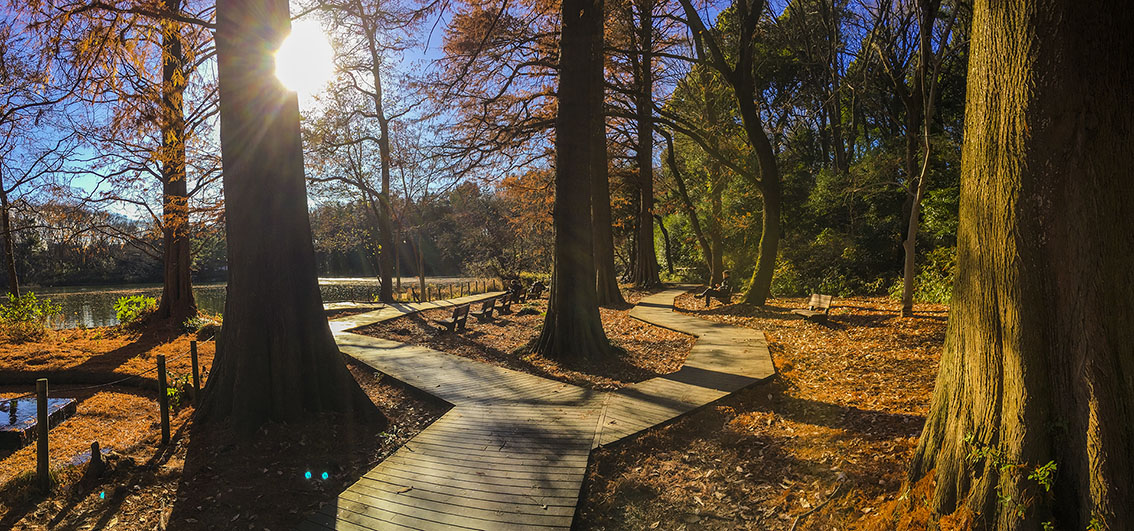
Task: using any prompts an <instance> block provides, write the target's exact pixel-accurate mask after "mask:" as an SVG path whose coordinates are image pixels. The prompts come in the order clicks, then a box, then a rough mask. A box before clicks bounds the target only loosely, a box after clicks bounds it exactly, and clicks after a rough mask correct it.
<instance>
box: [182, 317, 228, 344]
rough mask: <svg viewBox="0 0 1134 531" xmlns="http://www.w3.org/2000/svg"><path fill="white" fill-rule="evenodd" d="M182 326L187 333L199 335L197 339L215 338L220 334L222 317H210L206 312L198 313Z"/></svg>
mask: <svg viewBox="0 0 1134 531" xmlns="http://www.w3.org/2000/svg"><path fill="white" fill-rule="evenodd" d="M181 326H182V327H183V328H184V329H185V331H186V332H189V333H193V332H196V333H197V338H202V337H206V338H209V337H214V336H216V334H217V333H219V332H220V327H221V315H220V314H216V315H210V314H208V313H206V312H198V313H197V315H195V316H193V317H190V318H188V319H186V320H185V322H184V323H181Z"/></svg>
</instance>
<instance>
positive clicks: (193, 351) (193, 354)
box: [189, 341, 201, 407]
mask: <svg viewBox="0 0 1134 531" xmlns="http://www.w3.org/2000/svg"><path fill="white" fill-rule="evenodd" d="M189 358H190V359H191V360H192V362H193V404H197V403H199V400H200V398H201V371H200V369H198V368H197V367H198V365H197V342H196V341H190V342H189ZM194 407H196V406H194Z"/></svg>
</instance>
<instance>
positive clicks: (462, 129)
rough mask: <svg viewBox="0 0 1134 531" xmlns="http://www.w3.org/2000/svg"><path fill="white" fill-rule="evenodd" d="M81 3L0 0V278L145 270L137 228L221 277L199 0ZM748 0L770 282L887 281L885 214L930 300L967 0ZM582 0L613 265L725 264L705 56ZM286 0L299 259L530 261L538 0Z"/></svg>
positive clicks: (547, 204) (736, 135)
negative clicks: (293, 16) (300, 222)
mask: <svg viewBox="0 0 1134 531" xmlns="http://www.w3.org/2000/svg"><path fill="white" fill-rule="evenodd" d="M84 4H86V3H84V2H70V3H69V2H56V3H55V5H51V6H47V5H41V4H40V3H38V2H13V3H11V4H9V5H8V6H7V7H6V9H5V16H4V20H3V27H2V28H0V57H2V62H0V66H2V67H0V81H2V83H3V85H2V88H0V108H2V109H3V113H2V115H0V192H2V193H0V200H2V209H3V212H2V214H3V221H4V226H3V231H2V233H3V235H4V243H5V245H4V248H5V253H4V256H5V261H6V263H7V264H8V265H9V267H6V268H2V269H0V278H4V279H5V282H6V283H7V284H9V285H10V284H11V283H10V282H9V279H10V278H11V277H12V276H13V275H14V276H15V277H16V278H18V279H19V280H20V281H21V282H22V283H23V284H25V285H32V286H36V285H39V286H52V285H72V284H99V283H123V282H161V281H162V279H163V263H164V262H165V261H168V260H169V257H167V256H166V248H167V247H168V246H167V245H164V244H163V239H166V238H173V237H177V236H181V237H184V238H186V239H187V240H188V241H189V247H190V251H189V255H190V258H189V260H190V268H191V271H192V275H193V279H194V280H195V281H202V280H221V279H223V278H224V276H225V245H224V237H223V234H224V222H225V217H224V211H223V204H222V201H221V190H220V186H221V180H220V177H221V168H220V163H219V147H218V145H219V139H218V138H217V133H216V129H217V94H216V86H215V80H216V74H215V72H216V66H215V57H214V54H213V45H212V35H211V32H210V28H211V23H212V7H211V6H210V5H208V3H207V2H195V1H194V0H183V1H182V0H161V1H141V0H139V1H133V2H129V1H122V2H106V3H105V6H104V7H105V8H104V9H85V8H84ZM197 4H199V5H197ZM107 6H108V7H107ZM696 7H697V9H700V10H701V13H702V17H703V18H705V19H706V20H711V21H712V27H711V30H712V31H714V32H716V33H718V34H719V35H720V36H721V40H720V42H722V43H724V45H725V47H726V49H725V54H726V55H728V54H730V53H734V52H733V51H730V50H735V49H739V47H740V44H738V43H735V42H730V41H729V38H730V37H731V36H732V35H735V34H736V32H733V31H731V28H734V27H735V26H736V25H737V24H739V23H740V21H739V18H740V17H738V15H737V13H736V9H735V6H733V5H730V4H728V3H718V4H713V3H709V4H696ZM769 8H770V9H768V10H767V11H764V12H763V14H762V16H761V17H760V18H759V22H758V24H757V26H756V30H755V34H754V35H753V36H752V37H753V41H754V42H753V43H752V44H753V50H754V53H753V58H752V63H751V64H752V74H753V75H752V78H753V79H754V81H755V84H756V86H755V87H754V90H753V94H754V95H755V100H756V101H755V103H756V108H757V109H758V112H759V118H760V121H761V122H762V124H763V125H764V130H765V132H766V133H767V137H768V139H769V143H770V145H771V148H772V151H773V154H774V157H775V161H776V165H777V166H778V171H779V175H780V181H781V190H782V196H781V198H780V203H781V204H782V207H781V208H780V209H779V210H780V212H779V214H780V215H779V219H780V234H781V238H780V241H779V249H778V253H777V258H776V262H775V274H774V277H773V280H772V284H771V294H772V295H773V296H791V295H802V294H806V293H808V292H823V293H832V294H835V295H851V294H878V293H886V292H889V293H892V294H895V295H898V294H900V292H901V288H902V286H901V279H902V268H903V264H904V263H905V261H906V254H905V253H906V249H905V248H904V247H903V242H905V241H906V240H907V239H909V236H910V233H911V231H912V232H913V234H914V238H913V239H914V241H916V247H915V256H916V259H917V260H916V263H917V266H916V269H915V271H916V283H915V286H916V291H915V298H916V299H918V300H922V301H931V302H947V300H948V296H949V291H950V286H951V282H952V272H953V256H954V251H955V245H956V243H955V242H956V227H957V218H958V212H957V210H958V190H959V167H960V147H961V138H962V133H963V131H962V119H963V118H962V117H963V108H964V97H965V92H964V87H965V65H966V63H967V57H966V53H967V39H968V36H967V31H968V30H967V28H968V23H967V18H968V17H969V14H968V10H969V8H968V6H966V5H965V4H956V3H953V2H935V1H928V2H927V1H916V2H915V1H905V0H861V1H860V0H793V1H790V2H786V3H785V2H773V3H772V4H771V5H770V6H769ZM606 11H607V15H606V18H607V20H606V49H605V63H606V67H605V78H606V85H607V87H606V96H605V100H606V101H605V107H606V109H607V127H606V136H607V144H608V154H609V158H608V175H609V190H610V206H611V212H610V226H611V229H612V236H613V243H614V257H615V268H616V270H617V272H618V276H619V277H620V278H621V279H622V280H624V281H631V280H641V279H635V271H637V270H638V266H639V265H640V264H641V262H642V261H643V260H650V259H651V258H652V259H653V260H656V264H657V265H656V266H654V267H655V268H656V269H657V270H658V271H660V275H661V278H662V279H665V280H690V281H701V282H707V281H710V280H711V279H713V278H714V277H717V278H719V275H720V272H721V271H722V270H724V269H730V270H731V271H732V272H733V278H734V279H741V280H747V279H749V278H752V272H753V269H754V268H755V267H756V263H757V258H758V255H759V249H760V247H759V243H760V239H761V231H762V228H763V227H762V213H763V210H764V207H765V202H764V201H765V199H764V197H763V196H762V194H761V193H760V190H759V189H758V187H757V186H755V184H754V183H755V179H754V177H753V176H754V175H756V174H757V173H758V170H759V169H760V162H759V161H758V157H757V154H756V152H755V150H753V149H752V148H751V147H750V146H749V144H748V143H746V141H745V139H744V138H745V132H744V123H743V122H744V121H743V119H742V116H741V110H740V109H739V108H738V105H737V104H736V101H735V98H734V94H733V92H731V91H730V85H729V84H728V80H727V79H725V78H724V77H723V76H722V74H721V73H720V72H718V71H715V70H713V69H712V68H709V67H708V66H707V62H706V60H705V59H704V58H703V57H702V56H700V55H699V54H698V53H697V50H695V46H694V43H693V41H692V40H691V39H690V37H689V30H688V23H687V22H688V16H687V14H686V13H685V12H684V11H683V5H682V4H681V3H679V2H676V1H674V2H667V1H665V0H618V1H608V2H607V4H606ZM292 12H293V13H299V14H300V15H299V16H298V17H297V20H298V21H314V22H317V23H319V24H320V25H321V26H322V27H323V28H325V31H327V34H328V36H329V39H330V41H331V43H332V45H333V47H334V49H335V50H336V51H335V58H334V63H335V65H336V71H337V74H336V76H335V77H334V79H332V81H331V82H330V83H329V84H328V85H327V86H325V87H321V88H320V89H319V90H317V91H313V92H312V93H309V94H301V98H302V100H303V116H304V122H303V124H304V141H305V159H306V164H307V166H308V169H307V174H308V176H309V186H308V189H309V193H310V196H311V204H312V207H311V216H312V228H313V231H314V237H315V241H316V251H317V253H318V262H319V268H320V274H321V275H323V276H374V275H377V274H378V273H379V271H381V270H382V269H383V268H387V269H391V268H392V269H393V271H392V273H393V275H394V276H395V277H396V276H399V275H400V276H409V275H415V274H417V272H418V265H417V264H419V263H421V264H423V265H424V267H425V272H426V274H427V275H486V276H495V277H502V278H510V277H516V276H528V277H531V276H547V275H549V274H550V271H551V247H552V243H551V242H552V236H553V235H552V227H551V208H552V205H553V197H552V194H553V188H552V177H553V173H554V170H553V168H552V165H553V164H554V157H553V135H554V132H553V125H554V117H555V109H556V103H555V94H554V87H555V86H556V74H557V62H558V57H557V54H558V49H557V43H558V33H557V32H558V26H559V24H558V16H559V5H558V3H555V2H550V1H547V0H523V1H520V2H508V1H504V2H494V3H487V2H479V1H476V0H468V1H465V2H457V3H444V4H442V3H432V2H428V1H425V2H422V1H417V0H396V1H392V2H390V1H388V2H366V1H360V0H320V1H304V2H294V5H293V10H292ZM169 13H176V14H177V20H176V21H171V20H170V18H169V17H168V14H169ZM171 31H174V32H177V35H178V37H179V38H178V41H179V50H181V52H179V54H180V55H181V58H180V61H179V62H178V63H177V64H176V65H175V67H174V68H173V71H174V72H176V73H175V74H174V75H172V76H171V75H170V73H169V72H170V68H169V63H170V49H169V40H170V39H169V35H170V32H171ZM163 35H164V39H163ZM163 67H164V68H163ZM171 83H173V84H174V85H175V86H179V87H180V88H181V97H182V98H183V103H182V104H181V105H179V106H177V107H179V108H181V109H182V111H183V112H182V116H181V118H180V120H181V122H182V126H183V128H184V132H183V133H182V134H181V135H178V137H179V138H180V140H181V144H182V146H183V149H184V153H185V155H184V159H183V161H184V162H182V163H180V166H178V165H174V166H175V167H177V168H184V175H185V177H184V179H183V180H184V182H185V183H186V185H187V186H186V190H185V193H184V194H183V195H184V199H182V200H181V201H182V202H181V203H177V201H171V200H170V199H169V198H170V197H171V196H170V193H169V188H168V185H169V181H170V179H169V170H168V168H169V167H170V166H171V164H170V163H169V160H170V157H171V155H170V154H169V153H170V152H169V149H170V145H171V142H170V127H169V124H170V123H171V119H169V118H168V113H166V112H165V111H164V109H166V108H168V107H169V101H170V97H169V93H170V91H169V87H170V84H171ZM174 143H176V142H174ZM163 190H164V192H163ZM171 204H173V206H174V207H177V206H178V205H179V204H180V205H182V206H180V211H179V210H178V208H173V209H171V208H170V205H171ZM643 204H645V205H646V206H645V207H643ZM179 212H180V213H181V215H182V216H183V217H184V221H182V220H181V217H179V216H178V213H179ZM915 216H916V217H917V219H914V220H913V223H911V217H915ZM383 223H385V224H386V225H383ZM643 229H644V230H643ZM651 236H652V237H651ZM383 242H386V244H385V245H383ZM384 248H385V249H393V250H394V252H391V253H382V249H384ZM651 251H652V252H651ZM383 255H385V256H383ZM383 260H388V261H387V262H383Z"/></svg>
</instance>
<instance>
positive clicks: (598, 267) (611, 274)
mask: <svg viewBox="0 0 1134 531" xmlns="http://www.w3.org/2000/svg"><path fill="white" fill-rule="evenodd" d="M592 44H593V49H592V50H591V54H593V57H592V58H591V60H592V61H596V62H598V64H599V65H600V66H599V68H594V67H593V66H592V68H591V70H590V74H591V76H592V77H593V78H594V79H591V81H590V82H591V83H592V84H595V85H597V86H599V87H603V86H605V84H604V80H603V74H604V68H603V65H604V64H605V61H604V60H605V56H604V55H603V50H604V46H603V39H602V38H600V39H598V41H597V42H595V43H592ZM594 97H595V98H597V99H598V103H597V105H598V107H599V109H602V107H603V104H604V101H605V94H604V91H603V90H601V89H600V90H598V91H596V93H595V94H594ZM591 105H596V103H595V102H591ZM592 134H593V135H594V137H593V139H592V142H593V155H592V162H591V186H592V188H591V231H592V234H593V237H594V257H595V296H596V297H597V300H598V303H599V304H600V305H604V306H608V305H620V304H626V299H624V298H622V291H621V290H619V289H618V272H617V271H616V270H615V269H614V231H613V230H612V227H611V221H610V172H609V161H608V157H607V151H606V115H605V113H603V112H600V113H598V114H596V115H595V116H594V124H593V125H592Z"/></svg>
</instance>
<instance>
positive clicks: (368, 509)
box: [301, 289, 775, 531]
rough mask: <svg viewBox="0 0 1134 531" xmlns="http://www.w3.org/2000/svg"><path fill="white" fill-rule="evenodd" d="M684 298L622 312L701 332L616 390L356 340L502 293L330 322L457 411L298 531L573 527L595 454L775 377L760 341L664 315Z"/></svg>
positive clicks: (344, 341) (344, 344)
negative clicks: (366, 331) (654, 371)
mask: <svg viewBox="0 0 1134 531" xmlns="http://www.w3.org/2000/svg"><path fill="white" fill-rule="evenodd" d="M683 292H684V290H683V289H673V290H668V291H664V292H662V293H658V294H654V295H650V296H648V297H644V298H643V299H642V301H641V302H640V303H639V305H638V306H636V307H635V308H634V309H633V310H632V311H631V312H630V315H631V316H632V317H634V318H636V319H640V320H643V321H646V322H650V323H653V324H655V325H658V326H662V327H666V328H671V329H673V330H677V331H679V332H684V333H690V334H692V335H694V336H696V337H697V341H696V342H695V344H694V346H693V349H692V350H691V351H690V353H689V356H688V358H687V360H686V363H685V365H684V366H683V367H682V369H681V370H679V371H678V372H676V373H673V374H669V375H665V376H661V377H658V378H653V379H650V380H647V381H645V382H641V383H638V384H635V385H632V386H629V387H627V388H623V389H620V390H618V391H615V392H610V393H607V392H599V391H593V390H588V389H583V388H580V387H577V386H573V385H570V384H564V383H562V382H556V381H552V380H548V379H546V378H541V377H539V376H534V375H530V374H526V373H521V372H517V371H514V370H511V369H507V368H504V367H498V366H494V365H489V364H485V363H480V362H477V361H473V360H469V359H466V358H461V357H458V356H453V355H450V354H447V353H443V352H437V351H434V350H431V349H429V348H425V347H419V346H412V345H403V344H399V343H396V342H393V341H388V340H383V339H378V338H372V337H366V336H359V335H355V334H352V333H350V330H351V329H352V328H356V327H359V326H364V325H368V324H372V323H376V322H381V321H384V320H388V319H392V318H395V317H398V316H401V315H405V314H409V313H413V312H416V311H421V310H422V309H432V308H447V307H451V306H453V305H456V304H465V303H469V302H476V301H479V300H482V299H484V298H487V297H489V296H495V295H497V294H486V295H479V296H471V297H462V298H460V299H454V300H452V301H434V302H430V303H425V304H398V305H388V306H387V307H384V308H382V309H379V310H376V311H372V312H367V313H364V314H359V315H353V316H349V317H346V318H343V319H339V320H335V321H332V323H331V325H332V330H333V331H334V333H335V338H336V340H337V341H338V342H339V346H340V349H341V350H342V351H343V352H345V353H347V354H349V355H351V356H354V357H355V358H357V359H359V360H360V361H362V362H364V363H366V364H368V365H370V366H372V367H374V368H375V369H377V370H380V371H383V372H384V373H386V374H388V375H390V376H392V377H394V378H397V379H399V380H402V381H404V382H406V383H408V384H409V385H412V386H415V387H417V388H419V389H422V390H423V391H426V392H429V393H431V394H433V395H436V396H438V397H439V398H442V399H444V400H446V401H448V402H449V403H451V404H453V406H454V407H453V409H451V410H450V411H449V412H448V413H446V414H445V415H443V416H442V417H441V419H439V420H438V421H436V422H435V423H434V424H433V425H431V426H429V427H428V428H426V429H425V430H423V431H422V432H421V433H419V434H418V435H417V436H416V437H415V438H414V439H412V440H410V442H409V443H407V444H406V445H404V446H403V447H402V448H400V449H398V451H397V452H395V453H394V454H393V455H391V456H390V457H388V458H387V459H386V460H385V461H383V462H382V463H379V464H378V466H376V467H375V468H374V469H372V470H370V471H369V472H367V473H366V474H365V475H364V476H363V477H362V478H361V479H359V481H358V482H356V483H355V484H354V485H352V486H351V487H349V488H348V489H347V490H346V491H344V492H343V493H342V494H341V495H340V496H339V498H338V501H337V503H336V505H335V506H333V507H327V508H324V510H323V511H321V512H320V513H317V514H316V515H313V516H312V517H311V518H310V519H309V520H308V521H307V522H305V523H304V524H303V525H302V526H301V528H302V529H305V530H310V531H318V530H325V529H352V530H359V531H362V530H376V529H430V530H431V529H492V530H497V529H569V528H570V526H571V521H572V518H573V516H574V512H575V506H576V504H577V503H578V495H579V490H580V487H581V485H582V482H583V478H584V476H585V473H586V467H587V463H588V461H589V457H590V449H591V448H592V446H594V445H598V444H611V443H614V442H617V441H619V440H621V439H623V438H625V437H627V436H630V435H633V434H635V433H638V432H641V431H642V430H646V429H649V428H651V427H653V426H656V425H658V424H661V423H665V422H669V421H672V420H673V419H674V418H676V417H679V416H681V415H683V414H686V413H688V412H690V411H693V410H696V409H697V408H700V407H702V406H704V405H705V404H708V403H711V402H713V401H716V400H718V399H720V398H721V397H723V396H726V395H727V394H729V393H731V392H735V391H737V390H739V389H742V388H744V387H747V386H749V385H753V384H754V383H757V382H760V381H763V380H765V379H767V378H768V377H770V376H771V375H772V374H774V373H775V368H774V366H773V364H772V360H771V356H770V355H769V354H768V349H767V341H766V339H765V338H764V336H763V333H761V332H758V331H755V330H749V329H744V328H737V327H733V326H730V325H726V324H723V323H713V322H710V321H706V320H703V319H699V318H697V317H692V316H688V315H682V314H678V313H675V312H673V311H671V308H672V304H673V298H674V297H676V296H677V295H678V294H680V293H683ZM411 487H412V488H411Z"/></svg>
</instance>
